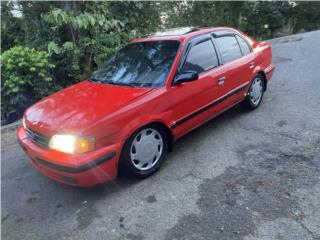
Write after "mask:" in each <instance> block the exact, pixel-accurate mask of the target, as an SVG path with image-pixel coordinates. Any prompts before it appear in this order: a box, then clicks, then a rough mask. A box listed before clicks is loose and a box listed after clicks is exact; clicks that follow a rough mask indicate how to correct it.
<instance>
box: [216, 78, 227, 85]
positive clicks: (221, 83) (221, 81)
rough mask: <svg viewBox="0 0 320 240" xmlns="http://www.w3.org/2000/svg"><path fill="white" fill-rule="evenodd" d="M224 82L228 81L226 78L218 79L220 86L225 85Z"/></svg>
mask: <svg viewBox="0 0 320 240" xmlns="http://www.w3.org/2000/svg"><path fill="white" fill-rule="evenodd" d="M224 80H226V77H221V78H219V79H218V84H219V85H223V84H224Z"/></svg>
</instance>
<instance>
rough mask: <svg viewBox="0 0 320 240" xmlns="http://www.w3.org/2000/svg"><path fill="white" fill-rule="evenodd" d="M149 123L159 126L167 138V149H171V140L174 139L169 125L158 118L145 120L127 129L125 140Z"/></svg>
mask: <svg viewBox="0 0 320 240" xmlns="http://www.w3.org/2000/svg"><path fill="white" fill-rule="evenodd" d="M150 125H155V126H158V127H159V128H161V129H162V130H163V132H164V133H165V134H166V137H167V140H168V150H169V151H172V148H173V141H174V136H173V133H172V131H171V129H170V128H169V126H168V125H167V124H165V123H164V122H162V121H160V120H150V121H148V122H145V123H144V124H141V125H139V126H136V127H134V128H131V129H130V130H129V132H128V133H127V139H125V142H126V141H127V140H128V139H129V138H130V137H131V136H132V135H133V134H135V133H136V132H137V131H139V130H140V129H142V128H144V127H147V126H150Z"/></svg>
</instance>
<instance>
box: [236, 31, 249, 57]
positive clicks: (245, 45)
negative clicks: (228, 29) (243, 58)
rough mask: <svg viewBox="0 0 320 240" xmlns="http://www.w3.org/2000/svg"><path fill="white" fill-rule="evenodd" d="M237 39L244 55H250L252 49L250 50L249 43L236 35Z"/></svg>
mask: <svg viewBox="0 0 320 240" xmlns="http://www.w3.org/2000/svg"><path fill="white" fill-rule="evenodd" d="M236 38H237V40H238V43H239V45H240V48H241V51H242V55H246V54H248V53H250V52H251V49H250V47H249V45H248V43H247V42H246V41H245V40H244V39H243V38H242V37H239V36H237V35H236Z"/></svg>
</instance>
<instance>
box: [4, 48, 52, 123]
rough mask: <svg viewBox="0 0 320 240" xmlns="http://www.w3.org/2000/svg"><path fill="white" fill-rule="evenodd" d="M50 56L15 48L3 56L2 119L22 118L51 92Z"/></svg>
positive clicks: (29, 49)
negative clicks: (33, 104) (22, 113)
mask: <svg viewBox="0 0 320 240" xmlns="http://www.w3.org/2000/svg"><path fill="white" fill-rule="evenodd" d="M52 68H54V65H53V64H50V63H49V60H48V54H47V53H46V52H43V51H37V50H35V49H31V48H27V47H22V46H16V47H13V48H11V49H9V50H7V51H5V52H4V53H3V54H1V70H2V71H1V79H2V86H1V96H2V101H1V109H2V112H1V118H2V119H9V120H10V118H14V117H16V116H19V115H20V114H21V112H22V111H23V110H24V109H25V107H26V106H28V105H29V104H31V103H33V102H34V101H36V100H38V99H40V98H41V97H43V96H45V95H47V94H48V93H50V91H51V89H52V88H51V87H52V85H51V81H52V78H51V77H50V73H49V71H50V69H52Z"/></svg>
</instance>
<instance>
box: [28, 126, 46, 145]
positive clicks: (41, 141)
mask: <svg viewBox="0 0 320 240" xmlns="http://www.w3.org/2000/svg"><path fill="white" fill-rule="evenodd" d="M26 134H27V136H28V137H29V138H31V139H32V141H33V142H35V143H36V144H38V145H40V146H42V147H44V148H47V147H48V145H49V141H50V138H49V137H46V136H43V135H42V134H40V133H37V132H35V131H33V130H31V129H30V128H26Z"/></svg>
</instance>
